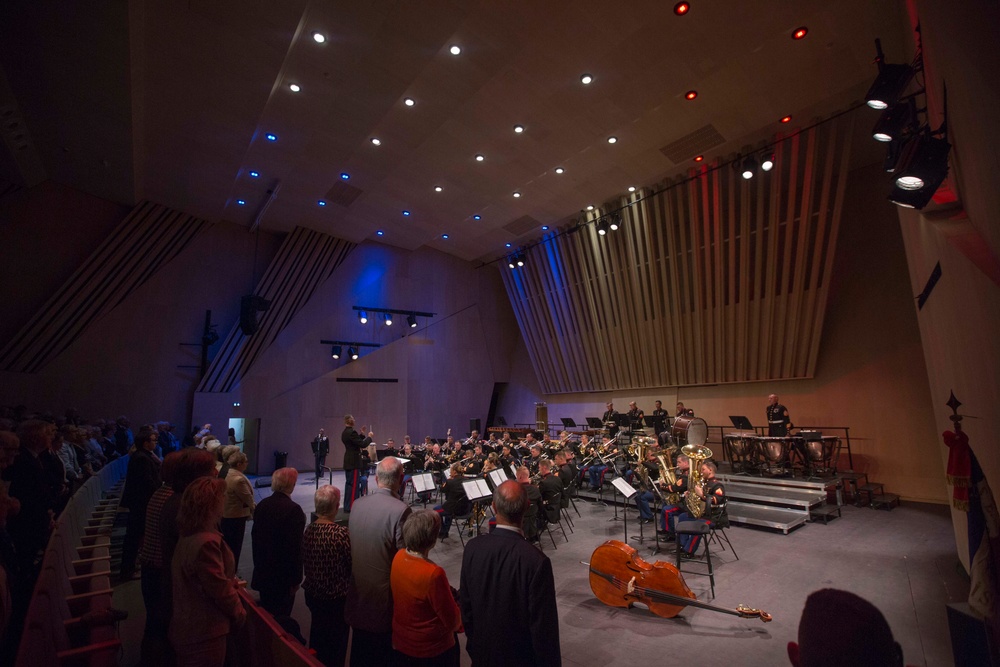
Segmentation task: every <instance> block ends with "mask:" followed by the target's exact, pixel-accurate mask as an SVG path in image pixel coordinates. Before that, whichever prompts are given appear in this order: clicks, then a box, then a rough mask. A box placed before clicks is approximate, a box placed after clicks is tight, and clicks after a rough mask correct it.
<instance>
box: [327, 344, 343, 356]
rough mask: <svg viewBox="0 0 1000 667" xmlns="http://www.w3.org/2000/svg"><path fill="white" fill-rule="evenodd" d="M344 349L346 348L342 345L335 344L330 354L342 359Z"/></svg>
mask: <svg viewBox="0 0 1000 667" xmlns="http://www.w3.org/2000/svg"><path fill="white" fill-rule="evenodd" d="M343 351H344V350H343V348H342V347H340V346H339V345H334V346H333V348H332V349H331V350H330V356H331V357H333V358H334V359H340V355H341V354H343Z"/></svg>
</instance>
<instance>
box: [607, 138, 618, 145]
mask: <svg viewBox="0 0 1000 667" xmlns="http://www.w3.org/2000/svg"><path fill="white" fill-rule="evenodd" d="M608 143H609V144H617V143H618V137H608Z"/></svg>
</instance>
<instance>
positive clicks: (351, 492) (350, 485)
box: [340, 415, 374, 512]
mask: <svg viewBox="0 0 1000 667" xmlns="http://www.w3.org/2000/svg"><path fill="white" fill-rule="evenodd" d="M373 437H374V434H373V433H370V432H369V431H368V427H367V426H362V427H361V433H358V432H357V431H355V430H354V417H352V416H351V415H344V432H343V433H341V434H340V441H341V442H342V443H344V449H345V451H344V474H345V476H346V481H345V482H344V484H345V487H346V488H345V489H344V511H345V512H350V511H351V506H352V505H354V500H355V499H356V498H357V497H358V495H359V494H360V493H361V476H362V474H363V473H364V471H365V469H366V468H365V464H364V462H363V461H362V459H361V450H362V449H363V448H365V447H367V446H368V445H369V444H371V442H372V438H373Z"/></svg>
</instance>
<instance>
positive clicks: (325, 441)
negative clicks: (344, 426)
mask: <svg viewBox="0 0 1000 667" xmlns="http://www.w3.org/2000/svg"><path fill="white" fill-rule="evenodd" d="M310 444H311V445H312V452H313V456H314V457H315V458H316V477H317V478H319V477H322V476H323V466H325V465H326V455H327V454H329V453H330V438H328V437H326V431H325V430H324V429H320V430H319V435H317V436H316V437H315V438H313V441H312V443H310Z"/></svg>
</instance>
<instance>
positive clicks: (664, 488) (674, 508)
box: [659, 454, 691, 540]
mask: <svg viewBox="0 0 1000 667" xmlns="http://www.w3.org/2000/svg"><path fill="white" fill-rule="evenodd" d="M690 466H691V462H690V461H689V460H688V457H686V456H684V455H683V454H680V455H678V456H677V470H675V471H674V477H675V478H676V479H677V483H676V484H661V485H660V494H661V495H662V496H663V497H664V498H666V497H667V496H668V495H670V494H672V493H676V494H678V496H679V497H680V499H681V502H680V504H678V505H668V504H667V503H666V501H664V504H663V510H662V515H663V520H662V521H661V522H660V526H659V530H660V531H661V532H663V533H666V534H667V539H668V540H672V539H673V538H674V523H675V521H676V520H677V516H678V515H679V514H680V513H681V512H685V511H687V507H686V506H685V505H684V492H685V491H687V484H688V471H689V470H690Z"/></svg>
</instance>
